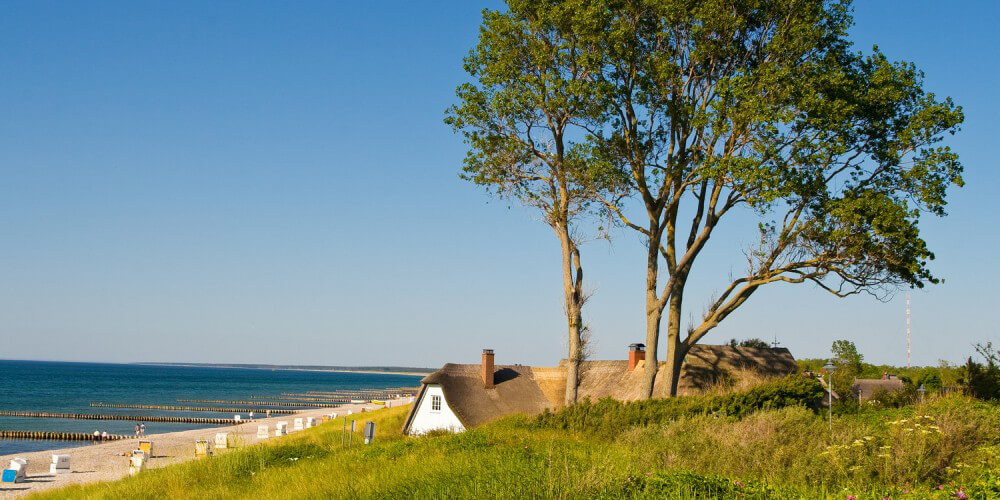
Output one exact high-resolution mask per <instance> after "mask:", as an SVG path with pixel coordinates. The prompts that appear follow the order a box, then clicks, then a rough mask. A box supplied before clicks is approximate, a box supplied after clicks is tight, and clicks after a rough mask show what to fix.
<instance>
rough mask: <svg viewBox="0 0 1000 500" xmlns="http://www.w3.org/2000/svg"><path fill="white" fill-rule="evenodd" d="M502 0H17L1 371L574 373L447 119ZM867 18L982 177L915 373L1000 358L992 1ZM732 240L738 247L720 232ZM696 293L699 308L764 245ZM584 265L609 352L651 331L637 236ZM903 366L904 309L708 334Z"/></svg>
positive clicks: (1, 98)
mask: <svg viewBox="0 0 1000 500" xmlns="http://www.w3.org/2000/svg"><path fill="white" fill-rule="evenodd" d="M498 5H499V4H498V3H495V2H490V3H485V4H477V3H476V2H471V1H447V2H446V1H441V2H431V3H429V4H427V3H420V2H417V3H412V2H342V3H338V4H334V3H333V2H294V3H282V4H281V5H279V4H278V3H277V2H239V3H235V2H234V3H225V2H142V3H139V2H111V1H108V2H96V3H90V4H86V5H85V4H84V3H82V2H49V1H33V2H17V3H10V4H7V5H5V7H4V10H5V12H4V15H3V16H0V48H2V49H0V358H15V359H59V360H84V361H201V362H212V361H217V362H263V363H310V364H313V363H316V364H340V365H345V364H350V365H355V364H357V365H360V364H367V365H373V364H378V365H411V366H436V365H440V364H441V363H443V362H446V361H453V362H474V361H475V360H476V359H477V357H478V352H479V349H481V348H483V347H492V348H494V349H496V351H497V362H498V363H515V362H516V363H531V364H551V363H554V362H555V361H556V360H558V359H559V357H560V356H562V355H563V353H564V351H565V348H564V345H565V340H564V326H563V325H564V319H563V316H562V306H561V285H560V281H559V280H560V277H559V268H558V262H559V249H558V245H557V243H556V240H555V239H554V237H553V236H552V234H551V231H550V230H549V229H547V228H546V227H545V226H544V225H543V224H542V223H541V222H539V221H538V220H537V217H536V216H535V215H534V214H532V213H531V212H529V211H525V210H522V209H520V208H518V207H516V206H514V207H509V206H508V205H507V204H506V203H503V202H498V201H496V200H493V199H490V198H489V197H488V196H487V195H486V194H485V193H483V192H482V191H481V190H479V189H478V188H476V187H474V186H472V185H470V184H468V183H465V182H464V181H461V180H460V179H459V178H458V171H459V169H460V166H461V160H462V157H463V154H464V149H463V145H462V143H461V141H460V138H459V137H457V136H455V135H454V134H453V133H452V132H451V131H450V130H449V129H448V128H447V127H446V126H445V125H444V124H443V123H442V116H443V110H444V109H445V108H446V107H447V106H448V105H449V104H451V103H452V102H453V99H454V88H455V86H456V85H458V84H459V83H461V82H462V81H464V79H465V75H464V73H463V71H462V68H461V59H462V57H463V56H464V54H465V53H466V52H467V50H468V49H469V48H470V47H471V46H472V45H473V43H474V41H475V37H476V34H477V30H478V25H479V15H480V14H479V11H480V9H481V8H483V7H486V6H498ZM897 5H900V4H898V3H896V2H861V3H859V5H858V6H857V7H856V26H855V28H854V30H853V31H852V36H853V38H854V40H855V41H856V43H857V46H858V48H868V47H870V46H871V45H872V44H873V43H877V44H878V45H879V46H880V47H881V49H882V50H883V51H884V52H886V53H887V54H888V55H889V56H890V57H891V58H893V59H905V60H909V61H913V62H915V63H916V64H917V65H918V67H919V68H921V69H922V70H924V71H925V73H926V87H927V88H928V89H929V90H931V91H934V92H936V93H938V94H939V95H949V96H952V97H954V98H955V100H956V101H957V102H958V103H959V104H961V105H962V106H964V108H965V112H966V121H965V125H964V127H963V128H964V130H963V131H962V132H961V133H960V134H959V135H958V136H956V137H955V138H953V139H952V140H951V141H950V144H951V145H952V146H953V147H954V148H955V149H956V150H957V151H958V152H959V153H960V154H961V155H962V159H963V162H964V164H965V167H966V175H965V179H966V181H967V186H966V187H965V188H963V189H959V190H954V191H953V192H952V193H951V204H950V205H949V213H950V216H949V217H947V218H945V219H939V220H931V219H928V220H925V221H924V226H923V227H924V234H925V236H926V238H927V240H928V241H929V243H930V245H931V247H932V249H933V250H934V251H935V252H936V253H937V257H938V258H937V260H936V262H935V263H934V266H933V269H934V270H935V271H936V273H937V274H938V275H940V276H941V277H943V278H945V279H946V282H945V284H943V285H939V286H932V287H930V288H929V289H925V290H921V291H915V292H913V360H914V362H915V363H917V364H933V363H936V362H937V360H938V359H946V360H950V361H952V362H958V361H961V360H962V359H963V358H964V357H965V356H967V355H968V354H970V353H971V351H972V344H973V343H974V342H977V341H983V340H988V339H992V340H994V341H996V340H1000V328H998V327H997V326H996V323H997V321H996V319H995V318H994V317H993V316H992V315H991V314H990V313H991V312H992V308H993V307H995V304H996V303H997V302H1000V300H998V299H1000V293H998V292H997V291H996V286H995V283H994V282H995V280H996V278H997V277H998V276H997V271H996V259H995V252H996V250H997V248H998V242H1000V239H998V237H997V236H996V233H995V229H994V226H995V225H996V223H997V216H996V215H995V213H996V212H995V209H994V207H995V201H996V195H995V191H996V187H997V186H998V185H1000V184H998V181H1000V178H998V177H1000V174H998V173H997V168H996V164H995V163H996V162H995V160H994V159H993V158H994V155H993V154H992V153H993V148H994V147H995V145H996V143H997V141H998V140H1000V126H998V125H997V124H996V122H995V117H996V116H998V115H1000V105H998V100H997V99H996V98H995V91H994V86H995V85H996V83H997V81H998V79H1000V78H998V77H1000V70H998V66H997V64H996V62H997V61H1000V35H998V32H997V30H996V27H995V20H996V19H997V18H998V17H1000V7H998V5H1000V4H997V3H995V2H961V3H950V2H947V3H946V2H932V1H915V2H907V3H906V6H907V8H906V9H905V10H901V9H898V8H896V7H897ZM723 229H726V228H725V227H724V228H723ZM730 229H732V232H731V233H730V234H729V236H727V237H724V238H719V239H718V240H713V244H714V246H713V247H712V249H711V251H709V252H708V253H707V254H706V255H705V258H704V259H703V260H701V261H700V263H699V265H700V268H698V269H697V270H696V271H695V274H694V276H693V283H692V285H691V288H690V292H689V293H688V295H687V297H688V304H689V305H690V309H691V310H692V311H693V312H697V311H700V310H701V307H702V304H703V303H704V302H705V301H707V300H708V297H709V295H710V294H711V293H712V291H714V290H718V289H719V288H721V287H722V286H723V284H724V282H723V280H724V279H725V277H726V276H727V275H728V273H729V271H730V270H731V269H735V270H737V271H738V270H739V269H740V267H739V265H740V260H741V258H742V256H741V254H740V251H739V248H740V245H741V244H742V243H743V242H745V241H746V238H747V234H749V233H746V232H745V231H742V230H741V229H740V228H739V227H732V228H730ZM617 236H618V237H617V238H616V239H615V240H614V241H613V242H612V243H611V244H608V243H605V242H591V243H588V244H587V245H586V246H585V247H584V261H585V265H586V267H587V278H588V281H589V282H590V284H591V287H592V288H593V289H594V291H595V294H594V296H593V299H592V300H591V302H590V303H589V304H588V308H587V310H586V312H585V314H586V318H587V321H588V322H589V323H590V325H591V327H592V329H593V332H594V333H593V336H594V341H595V357H598V358H617V357H623V356H624V355H625V346H626V345H627V344H629V343H631V342H636V341H640V340H641V339H642V337H643V331H644V326H643V313H642V310H643V303H642V300H643V294H642V287H643V272H644V270H643V257H642V248H641V244H640V242H639V241H638V240H637V239H636V237H635V236H633V235H632V234H628V233H624V232H623V233H620V234H618V235H617ZM775 336H776V337H777V338H778V340H779V341H780V342H781V343H782V344H783V345H785V346H787V347H789V348H790V349H791V350H792V353H793V354H794V355H796V356H797V357H819V356H827V355H828V353H829V346H830V343H831V342H832V341H833V340H835V339H841V338H844V339H849V340H852V341H854V342H855V343H857V345H858V347H859V348H860V350H861V351H862V353H863V354H864V355H865V357H866V359H868V360H870V361H873V362H885V363H895V364H901V363H905V337H904V313H903V294H902V293H901V294H899V295H898V296H897V297H896V298H895V299H894V300H892V301H891V302H889V303H880V302H877V301H875V300H874V299H871V298H869V297H867V296H858V297H852V298H849V299H843V300H841V299H836V298H833V297H832V296H829V295H827V294H825V293H823V292H821V291H819V290H818V289H816V288H814V287H812V286H804V285H803V286H776V287H773V288H771V289H767V290H765V291H762V292H759V293H758V294H756V295H755V296H754V297H753V298H752V299H751V300H750V301H749V302H748V303H747V304H746V305H745V306H744V307H743V308H742V309H741V310H740V311H739V312H737V313H736V314H734V315H733V316H732V317H731V318H730V319H728V320H727V321H726V323H724V324H723V325H722V326H721V327H720V328H718V330H717V331H715V332H714V333H712V334H710V335H709V336H708V337H707V338H706V342H709V343H711V342H723V341H725V340H727V339H729V338H731V337H737V338H746V337H762V338H766V339H769V340H770V339H772V338H773V337H775Z"/></svg>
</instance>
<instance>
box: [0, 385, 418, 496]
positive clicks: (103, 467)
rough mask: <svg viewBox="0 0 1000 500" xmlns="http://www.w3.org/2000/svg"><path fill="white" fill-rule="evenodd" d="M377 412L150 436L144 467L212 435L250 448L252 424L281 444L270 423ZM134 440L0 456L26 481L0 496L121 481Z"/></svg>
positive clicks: (186, 453) (176, 456) (318, 412)
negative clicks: (62, 461)
mask: <svg viewBox="0 0 1000 500" xmlns="http://www.w3.org/2000/svg"><path fill="white" fill-rule="evenodd" d="M408 400H409V398H400V399H395V400H391V401H390V405H391V406H398V405H400V404H404V403H406V402H407V401H408ZM379 408H382V406H381V405H376V404H371V403H366V404H348V405H343V406H338V407H330V408H316V409H309V410H303V411H301V412H298V413H296V414H295V415H281V416H277V417H271V418H258V419H255V420H254V421H252V422H251V421H247V423H245V424H240V425H234V426H225V427H209V428H205V429H194V430H188V431H179V432H168V433H164V434H151V435H148V436H146V437H145V438H143V440H146V441H152V442H153V458H152V459H151V460H150V461H149V462H148V464H147V467H149V468H157V467H164V466H167V465H170V464H175V463H180V462H185V461H188V460H194V458H195V457H194V442H195V441H196V440H199V439H206V440H208V441H209V442H211V443H214V439H215V434H216V433H218V432H231V433H234V434H236V435H238V436H239V439H240V440H241V441H242V442H243V443H246V444H255V443H258V442H260V441H263V440H262V439H258V438H257V426H258V425H265V424H266V425H268V430H269V432H270V437H269V438H268V440H274V439H281V438H275V437H274V428H275V424H276V423H277V422H280V421H286V422H288V429H289V431H291V429H292V423H293V421H294V419H295V418H299V417H302V418H305V417H320V416H322V415H325V414H329V413H337V414H338V415H343V414H345V413H346V412H347V411H348V410H351V412H352V413H359V412H361V411H362V410H364V411H371V410H375V409H379ZM138 441H139V440H138V439H125V440H121V441H112V442H108V443H102V444H95V445H90V446H80V447H76V448H63V449H56V450H46V451H38V452H31V453H18V454H15V455H3V456H0V466H2V467H7V465H8V464H9V463H10V460H11V459H13V458H15V457H23V458H27V459H28V471H27V479H26V480H25V481H24V482H21V483H0V497H2V498H13V497H17V496H23V495H28V494H30V493H36V492H39V491H42V490H47V489H52V488H61V487H63V486H68V485H71V484H83V483H92V482H96V481H113V480H116V479H121V478H123V477H125V476H127V475H128V458H127V457H125V456H123V454H127V453H128V452H130V451H132V450H134V449H136V448H137V447H138ZM54 454H68V455H70V466H71V468H70V470H71V471H72V472H70V473H65V474H57V475H52V474H49V464H50V463H51V461H52V455H54Z"/></svg>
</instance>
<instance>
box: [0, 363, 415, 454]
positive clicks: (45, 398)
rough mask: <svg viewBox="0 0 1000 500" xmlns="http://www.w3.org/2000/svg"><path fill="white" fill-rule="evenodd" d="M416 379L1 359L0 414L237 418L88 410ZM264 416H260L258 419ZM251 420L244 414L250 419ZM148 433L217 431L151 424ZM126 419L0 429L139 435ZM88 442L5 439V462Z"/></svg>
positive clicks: (5, 421) (23, 421)
mask: <svg viewBox="0 0 1000 500" xmlns="http://www.w3.org/2000/svg"><path fill="white" fill-rule="evenodd" d="M420 379H421V376H419V375H396V374H380V373H348V372H327V371H304V370H285V369H260V368H215V367H202V366H165V365H148V364H107V363H71V362H49V361H4V360H0V410H14V411H35V412H59V413H100V414H125V415H172V416H193V417H216V418H232V417H233V415H234V414H232V413H218V412H195V411H166V410H139V409H117V408H92V407H91V406H90V403H92V402H102V403H126V404H154V405H178V406H222V407H242V406H244V405H237V404H212V403H182V402H178V401H177V400H178V399H208V400H226V401H230V400H235V401H247V400H250V399H251V396H280V395H281V394H282V393H304V392H307V391H336V390H346V389H384V388H389V387H417V386H419V384H420ZM261 413H262V411H258V413H257V415H260V414H261ZM247 417H248V414H243V418H247ZM145 424H146V434H157V433H162V432H173V431H182V430H189V429H198V428H206V427H212V426H211V425H204V424H185V423H161V422H146V423H145ZM134 426H135V422H132V421H127V420H76V419H63V418H31V417H4V416H0V430H32V431H64V432H87V433H93V432H94V431H95V430H96V431H101V432H104V431H106V432H107V433H108V434H126V435H131V434H133V433H134ZM88 444H90V442H87V441H51V440H20V439H0V455H8V454H13V453H25V452H30V451H41V450H49V449H56V448H69V447H76V446H86V445H88Z"/></svg>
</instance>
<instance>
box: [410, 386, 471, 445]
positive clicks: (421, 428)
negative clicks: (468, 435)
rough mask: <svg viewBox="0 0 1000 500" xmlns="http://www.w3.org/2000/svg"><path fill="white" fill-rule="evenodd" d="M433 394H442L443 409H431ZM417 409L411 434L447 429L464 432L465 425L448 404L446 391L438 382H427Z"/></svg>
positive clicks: (411, 425) (412, 422)
mask: <svg viewBox="0 0 1000 500" xmlns="http://www.w3.org/2000/svg"><path fill="white" fill-rule="evenodd" d="M431 396H441V410H440V411H434V410H431V400H433V399H434V398H432V397H431ZM417 405H419V406H417V411H416V413H415V414H414V415H413V420H412V421H411V422H410V430H409V434H410V435H420V434H426V433H428V432H430V431H436V430H446V431H451V432H462V431H464V430H465V426H464V425H462V422H461V421H459V420H458V417H457V416H455V412H453V411H451V407H450V406H448V400H447V399H445V397H444V391H442V390H441V386H440V385H437V384H427V388H426V389H424V395H423V397H421V398H420V401H417Z"/></svg>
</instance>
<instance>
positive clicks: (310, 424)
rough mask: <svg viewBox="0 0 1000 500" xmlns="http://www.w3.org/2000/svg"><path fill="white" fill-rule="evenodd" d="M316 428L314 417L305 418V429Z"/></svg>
mask: <svg viewBox="0 0 1000 500" xmlns="http://www.w3.org/2000/svg"><path fill="white" fill-rule="evenodd" d="M315 426H316V417H308V418H306V429H308V428H310V427H315Z"/></svg>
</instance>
